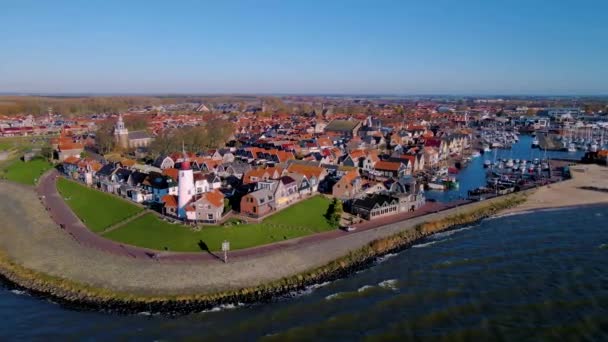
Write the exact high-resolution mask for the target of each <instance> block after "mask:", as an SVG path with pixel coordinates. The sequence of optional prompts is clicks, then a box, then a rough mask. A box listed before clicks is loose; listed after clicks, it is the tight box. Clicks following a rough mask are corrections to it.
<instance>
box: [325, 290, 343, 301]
mask: <svg viewBox="0 0 608 342" xmlns="http://www.w3.org/2000/svg"><path fill="white" fill-rule="evenodd" d="M341 294H342V293H341V292H338V293H332V294H330V295H329V296H325V300H333V299H339V298H340V295H341Z"/></svg>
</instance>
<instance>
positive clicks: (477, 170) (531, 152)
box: [425, 135, 584, 202]
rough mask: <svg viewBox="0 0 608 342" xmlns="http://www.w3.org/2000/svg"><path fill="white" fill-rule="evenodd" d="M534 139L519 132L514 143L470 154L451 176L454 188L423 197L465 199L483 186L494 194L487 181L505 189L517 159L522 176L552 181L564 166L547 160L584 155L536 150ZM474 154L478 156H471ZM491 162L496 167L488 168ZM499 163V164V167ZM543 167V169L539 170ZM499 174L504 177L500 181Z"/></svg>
mask: <svg viewBox="0 0 608 342" xmlns="http://www.w3.org/2000/svg"><path fill="white" fill-rule="evenodd" d="M533 140H534V137H533V136H530V135H521V136H520V137H519V139H518V140H517V141H516V142H515V143H513V144H511V147H510V148H509V149H504V148H503V149H493V150H490V151H484V153H483V154H479V155H477V154H475V153H474V154H473V155H471V157H470V160H469V161H468V162H467V163H466V164H464V165H463V167H462V168H461V169H460V170H458V172H457V173H455V174H453V175H451V176H453V177H454V180H455V182H457V183H458V187H457V188H456V187H453V188H447V189H446V190H432V189H429V190H427V191H426V192H425V195H426V198H427V199H429V200H431V201H439V202H452V201H455V200H459V199H467V198H469V194H470V192H474V191H475V190H479V189H480V188H484V187H485V188H488V189H489V190H488V192H491V193H494V194H496V187H494V188H492V187H491V184H488V182H489V181H490V182H496V185H499V183H501V184H500V185H501V186H500V187H499V189H498V190H499V191H500V190H504V189H506V188H508V186H505V185H509V182H512V181H513V176H514V174H515V173H516V172H513V167H514V166H515V161H516V160H518V161H519V163H518V166H517V168H516V171H519V175H520V177H521V179H526V180H528V181H536V180H540V181H542V179H543V177H544V179H545V180H546V181H547V182H548V181H551V178H552V177H558V176H561V175H560V174H559V173H558V172H560V171H561V170H559V169H560V168H562V167H563V163H552V165H553V166H551V167H550V165H549V163H548V160H549V159H560V160H566V161H567V160H572V161H577V160H580V159H581V158H582V157H583V155H584V151H580V150H577V151H576V152H567V151H547V150H540V149H535V148H533V147H532V142H533ZM475 155H477V156H476V157H473V156H475ZM509 161H511V163H513V165H511V163H509ZM523 161H525V164H524V165H525V167H524V169H525V171H526V172H524V173H522V170H521V165H522V162H523ZM535 161H536V162H535ZM507 164H509V165H511V167H510V168H509V167H508V165H507ZM490 165H493V166H495V167H490ZM501 165H502V167H500V166H501ZM543 166H544V167H543ZM530 167H534V171H533V173H530ZM538 168H540V169H541V170H540V172H538V171H536V170H537V169H538ZM543 168H544V170H542V169H543ZM550 169H553V170H554V171H555V172H549V171H550ZM524 176H525V177H524ZM541 176H542V177H541ZM501 177H502V178H503V180H501ZM531 185H532V183H531V182H528V183H525V184H524V186H523V187H529V186H531ZM490 188H492V189H490ZM490 190H491V191H490ZM499 194H500V193H499Z"/></svg>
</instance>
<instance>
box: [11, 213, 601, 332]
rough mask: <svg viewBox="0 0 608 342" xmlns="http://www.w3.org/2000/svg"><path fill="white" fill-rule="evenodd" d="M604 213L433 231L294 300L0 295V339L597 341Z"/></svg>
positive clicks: (515, 218) (501, 219)
mask: <svg viewBox="0 0 608 342" xmlns="http://www.w3.org/2000/svg"><path fill="white" fill-rule="evenodd" d="M607 218H608V206H596V207H587V208H578V209H567V210H556V211H547V212H538V213H534V214H526V215H515V216H506V217H499V218H495V219H489V220H485V221H483V222H482V223H481V224H479V225H476V226H471V227H464V228H463V229H459V230H456V231H450V232H446V233H442V234H440V235H436V236H433V237H430V238H428V239H427V240H425V241H420V242H419V243H417V244H416V246H417V248H411V249H408V250H405V251H403V252H400V253H398V254H396V255H393V256H391V257H388V258H383V259H382V260H379V262H378V263H377V264H376V265H375V266H373V267H371V268H369V269H366V270H364V271H361V272H359V273H357V274H355V275H353V276H351V277H349V278H347V279H342V280H338V281H334V282H331V283H328V284H324V286H320V287H316V288H314V289H311V291H307V292H306V293H303V294H301V295H299V296H297V297H295V298H290V299H282V300H279V301H276V302H272V303H267V304H259V305H254V306H242V307H239V306H232V307H225V308H218V309H216V310H211V311H210V312H204V313H197V314H191V315H187V316H182V317H177V318H167V317H163V316H155V315H149V314H148V313H141V314H140V315H132V316H117V315H111V314H105V313H97V312H78V311H72V310H68V309H64V308H62V307H61V306H59V305H56V304H53V303H49V302H48V301H45V300H40V299H37V298H32V297H29V296H27V295H24V294H19V293H13V292H10V291H8V290H0V340H2V341H7V340H45V341H46V340H65V339H76V340H78V339H84V338H87V339H91V340H115V339H121V340H146V341H150V340H183V339H190V340H200V339H208V340H224V341H247V340H258V339H267V340H276V341H285V340H332V341H353V340H360V339H363V338H370V339H372V340H375V339H380V338H386V339H396V340H405V339H407V338H410V339H411V338H419V339H423V340H425V339H427V338H430V339H433V338H439V337H441V338H445V339H448V340H532V341H537V340H542V339H550V340H566V339H570V340H582V339H594V340H607V339H608V262H606V260H607V258H608V248H607V247H606V246H608V229H605V228H606V219H607Z"/></svg>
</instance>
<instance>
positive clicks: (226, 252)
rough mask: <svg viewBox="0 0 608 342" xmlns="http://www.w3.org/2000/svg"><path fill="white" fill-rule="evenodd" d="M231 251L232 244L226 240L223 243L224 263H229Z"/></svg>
mask: <svg viewBox="0 0 608 342" xmlns="http://www.w3.org/2000/svg"><path fill="white" fill-rule="evenodd" d="M229 250H230V242H228V240H224V242H222V251H223V252H224V263H227V262H228V251H229Z"/></svg>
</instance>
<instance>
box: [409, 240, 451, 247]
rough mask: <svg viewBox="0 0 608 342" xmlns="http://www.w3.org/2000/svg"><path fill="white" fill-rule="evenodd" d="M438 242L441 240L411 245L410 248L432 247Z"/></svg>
mask: <svg viewBox="0 0 608 342" xmlns="http://www.w3.org/2000/svg"><path fill="white" fill-rule="evenodd" d="M440 241H443V240H435V241H429V242H425V243H419V244H417V245H413V246H412V248H424V247H428V246H432V245H434V244H436V243H437V242H440Z"/></svg>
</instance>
